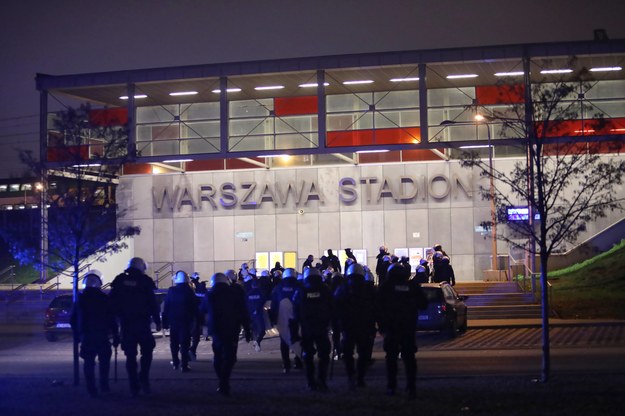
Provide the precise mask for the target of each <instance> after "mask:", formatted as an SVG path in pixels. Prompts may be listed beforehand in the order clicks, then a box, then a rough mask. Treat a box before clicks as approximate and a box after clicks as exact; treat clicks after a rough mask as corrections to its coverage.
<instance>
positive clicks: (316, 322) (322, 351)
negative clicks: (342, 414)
mask: <svg viewBox="0 0 625 416" xmlns="http://www.w3.org/2000/svg"><path fill="white" fill-rule="evenodd" d="M294 314H295V320H296V321H297V322H298V323H299V325H300V328H301V331H302V349H303V358H304V366H305V368H306V379H307V381H308V388H309V389H310V390H321V391H327V389H328V386H327V384H326V379H327V375H328V367H329V364H330V350H331V349H332V347H331V345H330V339H329V337H328V331H329V329H330V321H331V319H332V315H333V299H332V293H331V292H330V288H328V286H326V285H325V284H324V283H323V281H322V277H321V272H320V271H319V270H318V269H317V268H314V267H313V268H311V267H309V268H307V269H306V270H304V285H303V287H301V288H300V289H298V290H297V292H296V293H295V297H294ZM315 351H316V352H317V356H318V357H319V371H318V374H317V378H316V379H315V363H314V355H315Z"/></svg>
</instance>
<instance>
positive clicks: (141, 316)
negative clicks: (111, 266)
mask: <svg viewBox="0 0 625 416" xmlns="http://www.w3.org/2000/svg"><path fill="white" fill-rule="evenodd" d="M133 260H134V259H133ZM133 260H131V262H132V261H133ZM144 271H145V266H144V267H143V270H140V269H139V268H135V267H129V268H128V269H126V271H125V272H124V273H122V274H120V275H118V276H117V277H115V279H114V280H113V283H111V294H110V296H111V301H112V302H113V307H114V310H115V313H116V315H117V316H118V318H119V322H120V325H121V338H122V341H121V346H122V350H123V351H124V354H125V355H126V370H127V372H128V381H129V383H130V391H131V393H132V394H133V395H137V394H138V393H139V387H141V388H142V389H143V391H144V392H145V393H149V392H150V381H149V375H150V366H151V365H152V353H153V351H154V347H156V342H155V341H154V336H153V335H152V330H151V321H152V320H153V321H154V323H155V324H156V329H157V330H160V327H161V317H160V309H159V305H158V304H157V302H156V296H155V295H154V289H155V285H154V282H153V281H152V279H150V278H149V277H148V276H147V275H145V273H144ZM137 347H138V348H139V351H140V353H141V358H140V367H138V366H137V354H138V352H139V351H138V348H137Z"/></svg>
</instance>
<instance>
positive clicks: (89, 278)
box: [82, 269, 102, 289]
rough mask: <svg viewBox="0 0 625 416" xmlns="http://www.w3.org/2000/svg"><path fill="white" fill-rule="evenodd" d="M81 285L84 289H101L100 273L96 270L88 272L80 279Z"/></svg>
mask: <svg viewBox="0 0 625 416" xmlns="http://www.w3.org/2000/svg"><path fill="white" fill-rule="evenodd" d="M82 284H83V287H84V288H88V287H95V288H98V289H99V288H100V287H102V273H100V271H99V270H96V269H93V270H89V271H88V272H87V274H85V276H84V277H83V278H82Z"/></svg>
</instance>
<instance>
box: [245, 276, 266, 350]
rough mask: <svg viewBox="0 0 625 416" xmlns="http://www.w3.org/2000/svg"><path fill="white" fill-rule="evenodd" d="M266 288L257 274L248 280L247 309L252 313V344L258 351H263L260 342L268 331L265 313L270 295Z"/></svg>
mask: <svg viewBox="0 0 625 416" xmlns="http://www.w3.org/2000/svg"><path fill="white" fill-rule="evenodd" d="M252 270H253V269H252ZM267 277H268V276H267ZM265 290H266V289H265V288H264V287H263V284H262V282H261V280H260V279H259V278H257V277H256V276H254V277H253V278H252V279H250V280H248V281H247V282H246V293H245V297H246V299H247V310H248V311H249V313H250V321H251V323H252V336H253V340H252V346H253V347H254V351H256V352H260V351H261V346H260V343H261V342H262V341H263V338H264V337H265V331H266V328H265V315H264V314H265V302H266V301H267V299H268V298H269V296H268V295H266V291H265Z"/></svg>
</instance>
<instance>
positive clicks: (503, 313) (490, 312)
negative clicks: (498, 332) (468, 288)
mask: <svg viewBox="0 0 625 416" xmlns="http://www.w3.org/2000/svg"><path fill="white" fill-rule="evenodd" d="M468 311H469V312H468V318H469V319H475V320H478V319H532V318H536V319H538V318H540V317H541V315H542V312H541V306H540V305H502V306H474V307H470V308H469V309H468Z"/></svg>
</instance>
